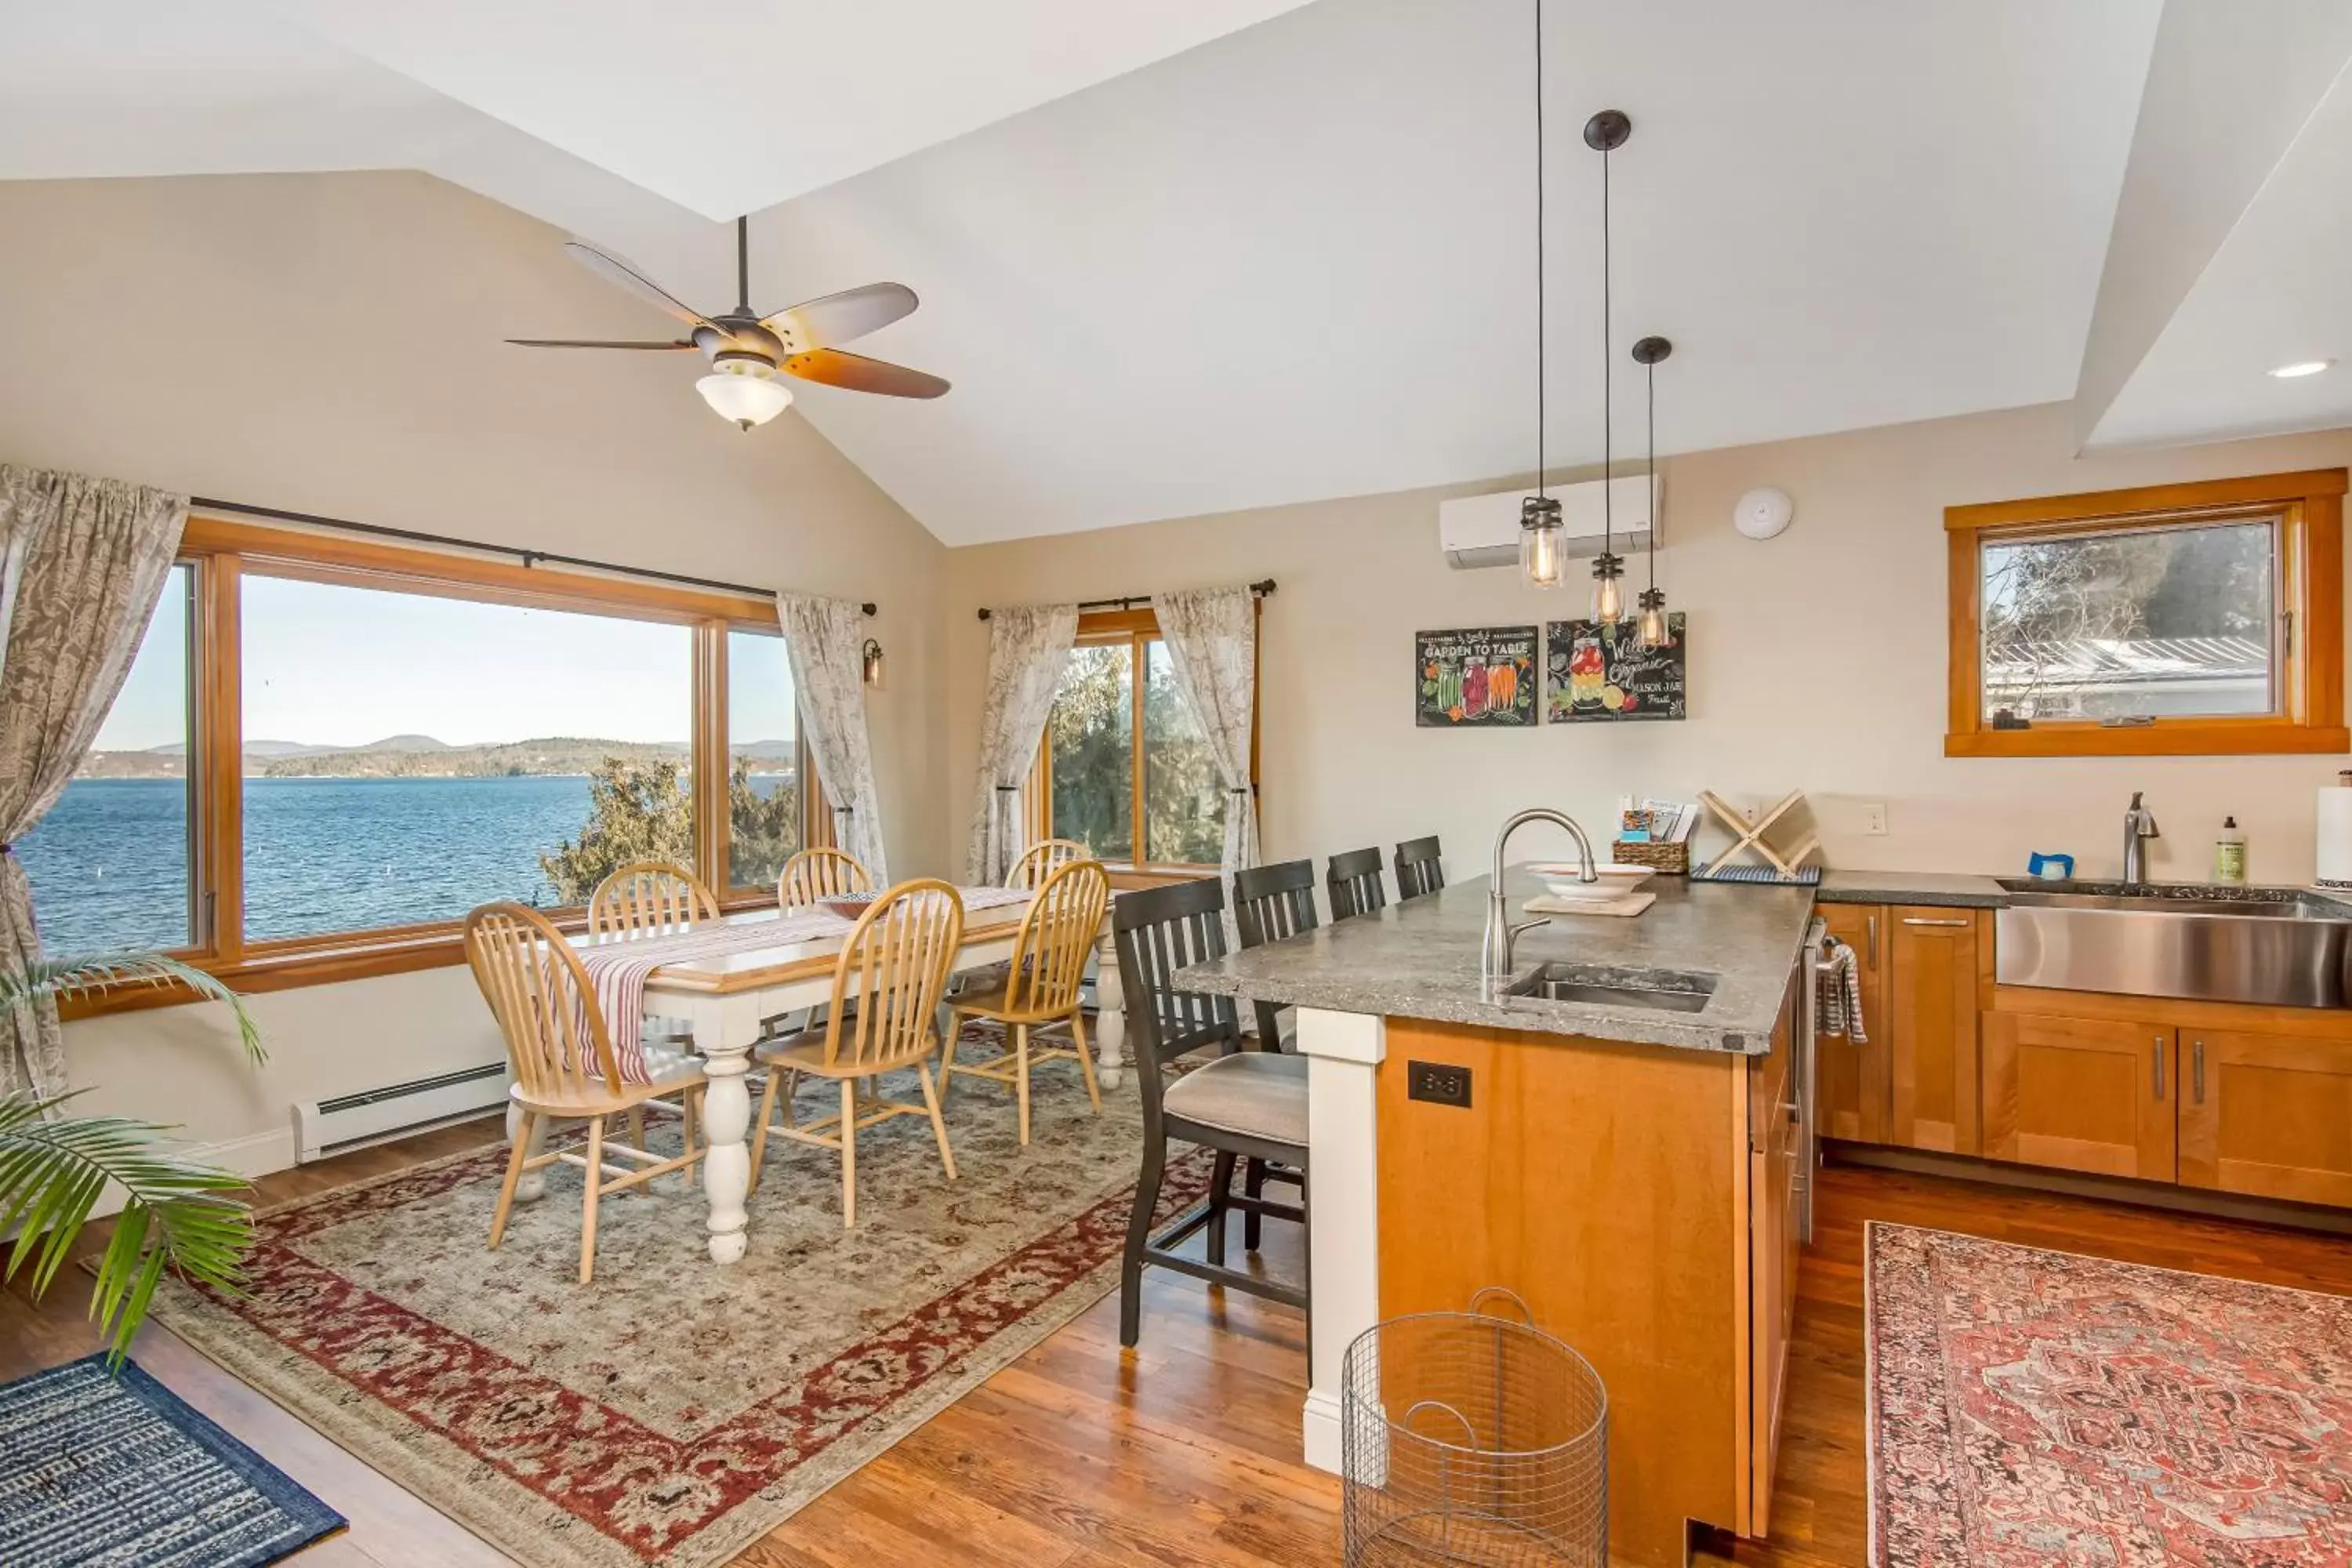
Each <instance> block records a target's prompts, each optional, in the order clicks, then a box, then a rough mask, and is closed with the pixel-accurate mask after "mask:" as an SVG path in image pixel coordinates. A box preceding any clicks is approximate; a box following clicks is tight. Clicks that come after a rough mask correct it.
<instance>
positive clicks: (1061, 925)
mask: <svg viewBox="0 0 2352 1568" xmlns="http://www.w3.org/2000/svg"><path fill="white" fill-rule="evenodd" d="M1038 848H1040V849H1042V848H1045V845H1042V844H1041V845H1039V846H1038ZM1023 858H1024V860H1025V859H1026V858H1027V857H1025V856H1024V857H1023ZM1109 907H1110V873H1109V872H1108V871H1106V870H1104V869H1103V864H1102V862H1101V861H1099V860H1073V861H1071V862H1069V863H1068V864H1067V865H1065V866H1064V867H1062V868H1061V869H1059V870H1057V871H1055V872H1054V873H1053V874H1052V875H1051V876H1048V877H1047V878H1046V879H1045V883H1044V884H1043V885H1042V886H1041V887H1039V888H1038V889H1037V896H1036V897H1035V898H1034V899H1032V900H1029V909H1028V912H1026V913H1025V914H1024V915H1023V916H1022V917H1021V930H1020V931H1019V933H1018V934H1016V935H1015V936H1014V937H1013V963H1012V965H1011V967H1010V968H1008V969H1007V970H1006V971H1005V974H1004V979H1003V983H1002V984H997V985H993V986H992V987H990V988H989V989H987V990H985V991H974V992H971V993H967V994H964V995H961V996H959V997H957V998H955V999H954V1001H953V1002H952V1003H951V1004H950V1007H949V1012H950V1015H951V1017H950V1023H949V1026H948V1043H947V1050H946V1053H945V1054H944V1055H943V1056H942V1057H941V1058H940V1103H941V1104H942V1105H944V1104H945V1103H946V1102H947V1098H948V1087H949V1084H950V1082H951V1080H952V1079H954V1076H955V1075H956V1074H958V1073H961V1074H963V1075H964V1076H965V1077H967V1078H980V1079H989V1080H991V1081H992V1082H995V1083H1001V1084H1003V1085H1005V1086H1006V1087H1007V1088H1009V1089H1012V1090H1013V1096H1014V1099H1015V1100H1017V1101H1018V1103H1019V1105H1020V1117H1021V1142H1022V1144H1023V1146H1024V1147H1026V1146H1027V1145H1028V1142H1029V1069H1030V1068H1034V1067H1036V1066H1039V1065H1041V1064H1043V1063H1045V1062H1056V1061H1075V1062H1076V1063H1077V1064H1078V1076H1079V1077H1081V1078H1083V1079H1085V1080H1086V1085H1087V1100H1090V1101H1092V1102H1093V1104H1094V1108H1095V1114H1097V1116H1099V1115H1100V1114H1102V1091H1101V1090H1100V1089H1097V1088H1096V1087H1095V1064H1094V1060H1093V1058H1091V1057H1090V1056H1089V1055H1088V1054H1087V1026H1086V1020H1085V1018H1084V1016H1082V1013H1081V1005H1082V1003H1083V1001H1084V997H1083V994H1082V990H1081V986H1082V984H1083V983H1084V981H1085V980H1086V976H1087V958H1088V957H1090V956H1091V955H1092V954H1093V952H1094V949H1095V942H1096V940H1097V938H1098V937H1099V936H1100V935H1101V934H1102V922H1103V911H1104V910H1107V909H1108V908H1109ZM966 1018H993V1019H994V1020H996V1021H997V1022H998V1023H1000V1024H1002V1025H1003V1026H1004V1029H1005V1033H1006V1034H1007V1035H1008V1036H1009V1037H1011V1038H1010V1044H1011V1046H1012V1049H1010V1050H1009V1051H1007V1052H1006V1053H1005V1054H1004V1055H1003V1056H1002V1057H999V1058H996V1059H995V1060H994V1061H989V1062H980V1063H971V1062H959V1061H957V1060H956V1045H957V1042H958V1041H959V1040H960V1039H961V1037H962V1035H963V1021H964V1020H965V1019H966ZM1055 1024H1060V1025H1064V1026H1067V1028H1068V1029H1069V1037H1068V1039H1067V1041H1066V1042H1065V1041H1064V1040H1062V1039H1060V1038H1053V1039H1050V1040H1048V1041H1045V1042H1044V1043H1042V1044H1037V1045H1036V1048H1034V1050H1033V1049H1032V1046H1033V1039H1032V1037H1033V1035H1034V1031H1036V1030H1039V1029H1042V1028H1045V1027H1048V1026H1053V1025H1055Z"/></svg>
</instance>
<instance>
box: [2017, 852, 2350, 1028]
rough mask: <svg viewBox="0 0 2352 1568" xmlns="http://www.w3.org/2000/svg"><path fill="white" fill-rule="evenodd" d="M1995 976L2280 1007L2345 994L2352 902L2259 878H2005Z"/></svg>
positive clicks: (2333, 1000) (2337, 1003) (2340, 1001)
mask: <svg viewBox="0 0 2352 1568" xmlns="http://www.w3.org/2000/svg"><path fill="white" fill-rule="evenodd" d="M2001 886H2002V887H2003V888H2006V889H2009V893H2010V903H2009V907H2008V908H2006V909H2003V910H1999V911H1997V912H1996V913H1995V914H1994V916H1993V943H1994V955H1995V956H1994V976H1995V978H1996V979H1998V980H1999V981H2000V984H2003V985H2040V986H2049V987H2052V988H2053V989H2057V990H2062V991H2108V992H2115V993H2118V994H2124V995H2136V996H2179V997H2187V998H2191V999H2194V1000H2200V1001H2208V1002H2261V1003H2269V1004H2271V1005H2276V1006H2287V1007H2342V1006H2344V1005H2347V988H2346V984H2345V973H2344V969H2345V963H2346V958H2347V952H2352V910H2347V909H2346V908H2345V907H2344V906H2342V905H2339V904H2335V903H2331V902H2328V901H2327V900H2321V899H2314V898H2310V897H2308V896H2305V895H2301V894H2297V893H2294V892H2293V891H2291V890H2288V889H2268V888H2250V889H2238V888H2178V887H2156V888H2150V887H2137V888H2127V887H2124V886H2122V885H2120V884H2115V883H2056V884H2053V883H2049V882H2042V881H2035V880H2033V879H2028V878H2016V879H2002V881H2001Z"/></svg>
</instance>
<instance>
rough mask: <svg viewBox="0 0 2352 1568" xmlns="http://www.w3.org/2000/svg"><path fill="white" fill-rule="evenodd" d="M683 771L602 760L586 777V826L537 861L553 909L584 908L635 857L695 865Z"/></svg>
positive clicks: (666, 763) (670, 765) (665, 763)
mask: <svg viewBox="0 0 2352 1568" xmlns="http://www.w3.org/2000/svg"><path fill="white" fill-rule="evenodd" d="M687 782H688V781H687V773H686V769H685V767H684V766H683V765H682V764H680V763H677V762H674V761H670V760H668V759H662V760H657V761H650V762H632V761H630V760H629V759H628V758H626V757H606V758H605V759H604V761H602V762H600V763H597V764H596V765H595V766H594V767H593V769H591V770H590V772H589V774H588V821H587V823H586V824H585V825H584V826H583V827H582V828H581V829H580V837H579V838H578V839H576V840H573V839H566V840H565V841H564V842H563V843H562V845H560V846H558V847H557V848H556V849H555V851H554V852H553V853H552V854H548V855H541V857H540V858H539V868H540V870H541V872H542V873H544V874H545V876H546V878H547V879H548V882H549V883H550V884H551V886H552V887H553V888H554V889H555V901H556V902H557V903H559V904H584V903H586V902H587V901H588V897H589V895H590V894H591V893H593V892H594V891H595V890H596V884H597V883H599V882H602V881H603V880H604V879H605V878H607V877H609V876H611V875H612V874H613V873H614V872H615V871H617V870H619V869H620V868H622V867H624V866H626V865H628V864H629V863H630V862H631V861H633V860H666V861H667V862H669V863H670V864H671V865H674V866H691V865H693V864H694V799H693V796H692V795H691V794H689V793H688V788H687Z"/></svg>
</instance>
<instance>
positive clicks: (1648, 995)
mask: <svg viewBox="0 0 2352 1568" xmlns="http://www.w3.org/2000/svg"><path fill="white" fill-rule="evenodd" d="M1718 978H1719V976H1717V975H1713V974H1706V973H1697V972H1695V971H1691V970H1684V969H1617V968H1610V967H1606V966H1603V965H1600V964H1591V963H1539V964H1538V965H1537V966H1536V967H1535V968H1534V969H1533V970H1532V971H1530V972H1529V973H1527V974H1524V975H1521V976H1520V977H1519V978H1518V979H1517V980H1514V981H1513V982H1511V984H1509V985H1508V986H1507V988H1506V991H1507V994H1509V995H1513V996H1533V997H1537V998H1539V999H1540V1000H1542V1001H1546V1002H1581V1003H1584V1004H1585V1005H1588V1006H1594V1007H1642V1008H1649V1009H1654V1010H1655V1011H1658V1012H1662V1013H1697V1012H1702V1011H1704V1010H1705V1009H1706V1005H1707V1003H1708V1002H1709V1001H1710V1000H1712V999H1713V998H1714V996H1715V983H1716V981H1717V979H1718Z"/></svg>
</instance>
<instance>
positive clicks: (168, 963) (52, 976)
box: [0, 948, 268, 1063]
mask: <svg viewBox="0 0 2352 1568" xmlns="http://www.w3.org/2000/svg"><path fill="white" fill-rule="evenodd" d="M129 985H184V986H185V987H187V988H188V989H189V990H191V991H193V992H194V993H195V994H197V995H198V996H199V997H202V998H204V999H205V1000H206V1001H211V1002H218V1003H220V1004H222V1005H224V1006H226V1007H227V1008H228V1010H229V1011H230V1012H232V1013H234V1014H235V1015H236V1032H237V1037H238V1038H239V1039H241V1040H243V1041H244V1042H245V1054H246V1055H247V1056H248V1057H250V1058H253V1060H254V1061H255V1062H256V1063H259V1062H262V1061H266V1060H268V1052H266V1051H265V1050H263V1049H262V1047H261V1031H260V1029H258V1028H257V1027H256V1026H255V1025H254V1022H253V1017H252V1016H251V1015H250V1014H248V1013H247V1012H246V1010H245V998H243V997H242V996H239V995H238V994H236V992H234V991H232V990H230V989H229V988H228V986H227V985H226V984H223V983H222V982H221V981H220V980H219V979H218V978H217V977H215V976H214V975H210V974H207V973H205V972H204V971H203V970H201V969H198V968H197V967H196V966H195V965H194V964H193V963H181V962H180V961H179V960H178V959H176V958H166V957H165V956H164V955H163V954H162V953H160V952H146V951H144V950H143V949H136V948H127V949H122V950H121V951H117V952H87V953H81V954H78V955H76V956H74V957H70V958H42V959H36V960H35V961H34V962H32V963H28V964H26V965H25V966H24V968H23V970H22V971H21V972H19V973H10V972H9V971H8V970H5V969H0V1014H6V1013H13V1012H15V1011H16V1010H18V1009H19V1008H24V1007H30V1006H32V1005H34V1004H36V1003H37V1002H41V1001H44V1000H46V1001H51V1002H61V1001H64V1000H66V999H68V997H74V996H89V995H95V994H98V993H99V992H101V991H113V990H117V989H120V988H121V987H123V986H129Z"/></svg>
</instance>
